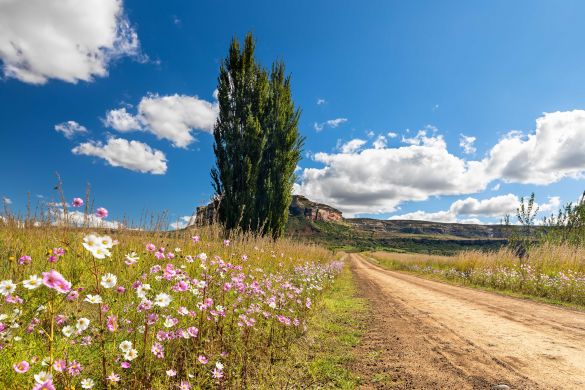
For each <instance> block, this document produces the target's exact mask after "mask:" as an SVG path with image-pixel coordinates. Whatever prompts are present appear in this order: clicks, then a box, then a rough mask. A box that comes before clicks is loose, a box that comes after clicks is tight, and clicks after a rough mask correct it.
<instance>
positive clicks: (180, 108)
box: [105, 94, 219, 148]
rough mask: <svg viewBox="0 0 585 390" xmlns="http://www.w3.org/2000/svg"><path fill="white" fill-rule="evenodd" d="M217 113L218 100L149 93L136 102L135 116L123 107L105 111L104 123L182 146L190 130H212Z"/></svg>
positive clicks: (189, 141) (119, 129) (185, 144)
mask: <svg viewBox="0 0 585 390" xmlns="http://www.w3.org/2000/svg"><path fill="white" fill-rule="evenodd" d="M218 113H219V107H218V103H217V101H216V102H213V103H211V102H208V101H206V100H203V99H199V98H198V97H197V96H187V95H178V94H175V95H168V96H159V95H157V94H150V95H147V96H145V97H143V98H142V100H141V101H140V103H139V104H138V109H137V113H136V115H133V114H130V113H129V112H128V111H126V109H125V108H119V109H115V110H110V111H108V112H107V113H106V119H105V124H106V126H109V127H111V128H113V129H115V130H118V131H120V132H127V131H134V130H143V131H148V132H150V133H152V134H154V135H155V136H156V137H157V138H159V139H166V140H169V141H171V143H172V144H173V145H174V146H176V147H179V148H186V147H187V146H188V145H189V144H190V143H192V142H193V141H194V140H195V138H194V137H193V135H192V134H191V132H192V131H193V130H199V131H204V132H207V133H212V132H213V126H214V125H215V121H216V119H217V115H218Z"/></svg>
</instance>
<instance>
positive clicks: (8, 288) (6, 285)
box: [0, 279, 16, 296]
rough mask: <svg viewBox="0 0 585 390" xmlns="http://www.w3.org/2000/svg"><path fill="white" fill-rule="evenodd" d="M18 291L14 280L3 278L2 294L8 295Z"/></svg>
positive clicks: (0, 289) (0, 290) (0, 292)
mask: <svg viewBox="0 0 585 390" xmlns="http://www.w3.org/2000/svg"><path fill="white" fill-rule="evenodd" d="M14 291H16V284H14V283H12V280H10V279H9V280H3V281H1V282H0V294H2V295H4V296H7V295H10V294H12V293H13V292H14Z"/></svg>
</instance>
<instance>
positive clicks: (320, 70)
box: [0, 0, 585, 223]
mask: <svg viewBox="0 0 585 390" xmlns="http://www.w3.org/2000/svg"><path fill="white" fill-rule="evenodd" d="M60 3H61V1H58V0H54V1H48V2H47V1H41V0H29V1H26V2H7V3H3V4H2V5H0V60H1V61H2V67H3V69H2V80H1V81H0V107H1V110H2V111H1V112H2V115H0V134H1V141H2V151H3V153H2V154H1V155H0V159H1V160H0V162H1V164H0V167H1V168H0V175H1V177H2V179H3V180H2V181H1V184H0V196H3V197H6V198H9V199H10V200H11V204H10V207H11V209H12V210H13V211H16V212H18V211H22V210H23V209H24V206H25V202H26V193H27V192H30V193H31V194H32V197H33V200H35V199H39V201H50V200H51V199H53V200H54V199H56V194H55V193H54V191H53V190H52V188H53V185H54V183H55V178H54V172H55V171H58V172H59V173H60V175H61V176H62V178H63V181H64V186H65V192H66V196H67V197H68V198H72V197H74V196H81V195H83V193H84V191H85V185H86V183H87V182H89V183H91V187H92V194H93V196H94V197H95V199H96V206H97V205H102V206H105V207H107V208H108V209H109V210H110V213H111V219H115V218H121V217H122V216H123V215H128V216H130V217H133V218H138V216H139V215H140V213H141V212H143V211H144V210H146V209H148V210H154V211H160V210H165V209H166V210H169V212H170V214H171V216H172V218H173V219H176V218H180V217H183V216H189V215H190V214H191V213H192V212H193V210H194V208H195V207H196V206H197V205H200V204H203V203H205V201H206V200H208V199H209V197H210V196H211V195H212V189H211V185H210V180H209V171H210V169H211V167H212V166H213V164H214V156H213V150H212V145H213V141H212V136H211V135H210V132H209V131H210V128H211V126H212V123H213V115H214V112H215V111H214V110H215V107H214V97H213V92H214V89H215V87H216V78H217V73H218V67H219V62H220V61H221V59H222V58H223V57H224V56H225V54H226V51H227V47H228V44H229V41H230V39H231V38H232V37H233V36H237V37H240V38H241V37H243V35H244V34H245V33H246V32H247V31H252V32H253V33H254V35H255V37H256V39H257V57H258V60H259V61H260V62H261V63H262V64H264V65H265V66H269V65H270V63H271V62H272V61H273V60H274V59H282V60H284V61H285V63H286V66H287V70H288V72H290V73H292V85H293V96H294V99H295V102H296V103H297V104H298V106H299V107H300V108H301V109H302V116H301V120H300V124H299V128H300V131H301V133H302V134H303V135H304V136H305V137H306V147H305V153H304V158H303V160H302V161H301V162H300V164H299V166H300V169H299V171H298V174H299V182H298V187H297V191H300V192H301V193H304V194H306V195H307V196H309V197H310V198H313V199H315V200H320V201H323V202H327V203H329V204H331V205H333V206H336V207H338V208H340V209H342V210H343V211H344V212H345V213H346V215H363V216H373V217H375V218H389V217H394V218H424V219H433V220H439V221H448V222H455V221H461V222H477V221H481V222H488V223H489V222H496V221H498V220H499V216H500V215H502V214H504V213H506V212H509V211H511V210H513V209H514V208H515V207H516V205H517V201H518V197H520V196H523V195H528V194H530V193H531V192H532V191H534V192H536V194H537V199H538V200H539V203H541V205H542V208H543V209H544V210H545V212H546V213H548V212H549V211H553V210H554V209H555V208H556V207H558V205H559V204H562V203H564V202H567V201H574V200H575V199H577V198H578V196H579V194H580V193H581V192H582V191H583V190H584V189H585V182H584V180H583V178H582V177H583V176H582V175H583V172H585V157H581V156H585V149H584V148H585V146H583V145H585V142H584V141H585V112H583V111H581V110H583V109H585V95H584V94H583V91H585V71H584V69H585V50H583V49H582V46H583V45H582V41H583V37H584V36H585V25H584V24H583V23H582V20H581V19H582V15H583V14H584V11H585V3H583V2H581V1H560V2H554V3H553V2H550V1H515V2H509V1H490V2H480V1H442V2H431V1H408V2H404V1H371V2H367V4H366V3H364V2H350V1H343V2H338V1H299V2H287V3H285V2H282V3H280V4H277V3H275V2H272V1H262V2H245V3H244V2H236V1H232V2H230V1H221V2H184V1H165V2H144V1H124V2H119V1H116V0H107V1H98V0H92V1H88V2H86V3H84V5H83V7H78V8H79V9H71V7H70V8H69V9H64V8H63V7H61V6H60ZM82 16H83V17H86V18H88V19H83V18H82ZM80 20H84V22H83V23H82V22H80ZM80 47H81V48H83V50H85V51H83V52H80V51H81V50H82V49H80ZM15 48H18V49H19V50H16V49H15ZM88 55H90V56H88ZM88 58H92V60H90V59H88ZM122 109H124V111H122ZM113 110H114V111H113ZM112 112H113V113H114V114H115V113H118V114H124V115H118V116H116V117H115V118H114V116H112V117H111V118H110V120H109V121H108V120H107V118H108V113H112ZM545 113H548V114H545ZM112 118H113V119H112ZM539 118H540V119H539ZM123 120H125V122H124V121H123ZM537 120H538V121H539V122H538V124H537ZM68 121H73V122H75V123H72V122H69V124H67V122H68ZM129 121H130V122H129ZM60 124H61V125H62V126H61V127H59V128H61V129H65V131H66V132H67V131H69V133H67V134H66V133H64V132H63V131H57V130H55V128H56V126H58V125H60ZM84 129H85V130H84ZM421 130H422V131H423V132H424V133H423V132H421ZM66 135H68V137H66ZM380 136H382V137H384V138H380ZM463 136H465V137H468V138H466V139H467V144H466V146H467V149H465V147H464V146H465V142H464V143H463V144H464V146H460V143H461V141H462V139H463V138H462V137H463ZM469 137H472V138H475V140H474V141H473V142H471V138H469ZM352 140H353V142H352V143H349V142H351V141H352ZM376 140H377V141H378V142H375V141H376ZM131 141H135V142H134V143H132V144H131V143H130V142H131ZM73 151H75V152H73ZM466 151H467V152H468V153H466ZM161 156H162V157H161ZM105 157H109V158H110V160H108V159H106V158H105ZM112 165H117V166H112ZM37 195H39V196H42V197H43V198H42V199H41V198H37Z"/></svg>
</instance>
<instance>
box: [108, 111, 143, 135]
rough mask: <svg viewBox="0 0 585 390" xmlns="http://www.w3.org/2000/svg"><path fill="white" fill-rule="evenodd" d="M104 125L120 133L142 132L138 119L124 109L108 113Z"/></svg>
mask: <svg viewBox="0 0 585 390" xmlns="http://www.w3.org/2000/svg"><path fill="white" fill-rule="evenodd" d="M104 124H105V125H106V126H108V127H111V128H113V129H115V130H118V131H120V132H127V131H136V130H142V124H141V123H140V120H139V117H137V116H134V115H132V114H130V113H129V112H128V111H126V108H125V107H122V108H118V109H117V110H110V111H108V112H107V113H106V119H105V121H104Z"/></svg>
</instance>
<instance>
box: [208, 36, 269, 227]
mask: <svg viewBox="0 0 585 390" xmlns="http://www.w3.org/2000/svg"><path fill="white" fill-rule="evenodd" d="M254 48H255V43H254V39H253V38H252V35H251V34H248V35H246V38H245V41H244V48H243V50H241V51H240V44H239V42H238V40H237V39H235V38H234V39H233V40H232V42H231V44H230V48H229V53H228V57H227V58H226V59H225V60H224V61H223V63H222V65H221V67H220V72H219V78H218V88H217V89H218V102H219V117H218V120H217V122H216V124H215V127H214V129H213V136H214V139H215V145H214V148H213V149H214V152H215V156H216V168H214V169H213V170H212V172H211V177H212V181H213V187H214V189H215V192H216V194H217V195H219V197H220V198H221V200H220V204H219V210H218V211H219V220H220V221H221V222H222V223H223V224H224V226H225V227H226V228H227V229H228V230H232V229H235V228H236V227H240V228H242V229H243V230H244V231H247V230H249V229H250V228H252V227H253V226H252V221H253V218H254V215H255V213H256V211H255V199H256V184H257V181H258V175H259V169H260V166H259V162H260V160H261V158H262V152H263V150H264V146H265V143H266V136H265V134H264V132H263V129H262V126H261V124H262V118H263V116H264V111H265V107H266V102H267V97H268V88H269V85H268V76H267V74H266V71H264V70H263V69H261V68H260V67H259V66H258V64H256V61H255V59H254Z"/></svg>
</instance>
